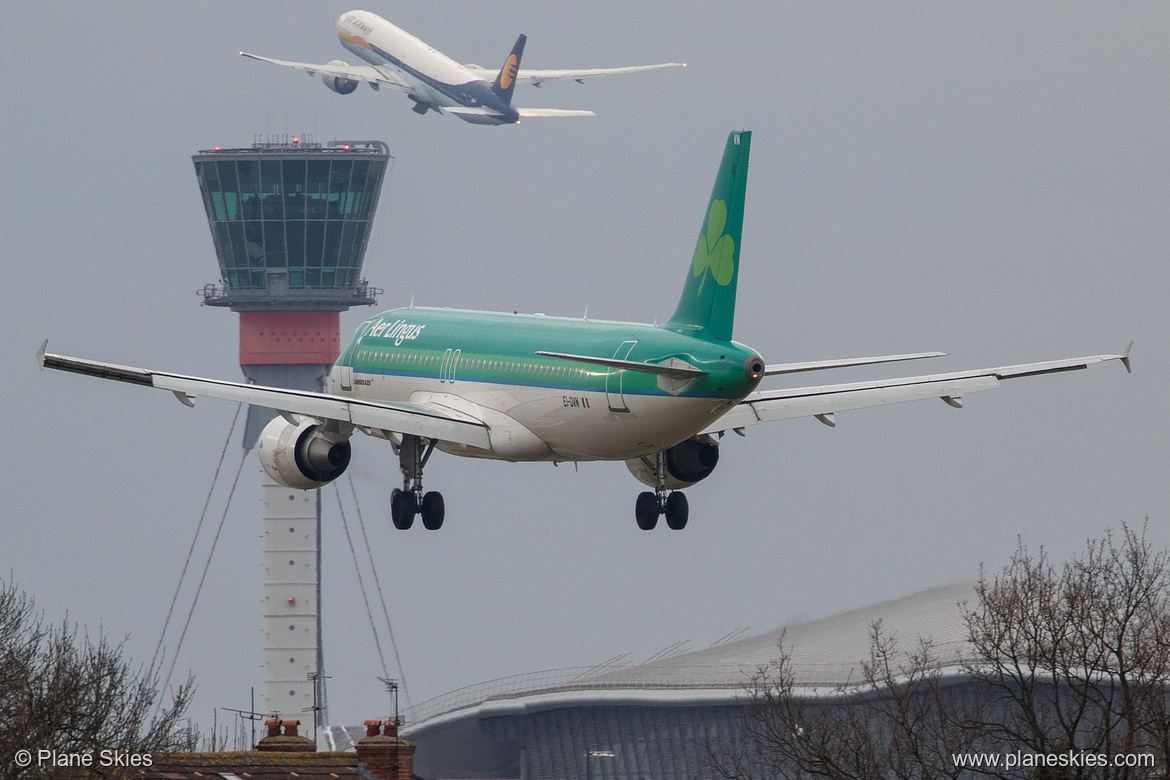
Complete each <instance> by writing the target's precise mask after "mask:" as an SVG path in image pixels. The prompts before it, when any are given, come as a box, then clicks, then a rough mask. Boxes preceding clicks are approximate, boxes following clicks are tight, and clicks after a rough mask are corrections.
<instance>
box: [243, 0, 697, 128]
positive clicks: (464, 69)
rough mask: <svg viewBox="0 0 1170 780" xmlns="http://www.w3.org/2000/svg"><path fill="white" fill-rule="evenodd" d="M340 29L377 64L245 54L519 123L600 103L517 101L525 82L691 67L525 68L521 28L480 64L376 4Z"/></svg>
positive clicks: (437, 107)
mask: <svg viewBox="0 0 1170 780" xmlns="http://www.w3.org/2000/svg"><path fill="white" fill-rule="evenodd" d="M337 37H338V38H340V39H341V45H342V46H344V47H345V48H346V49H347V50H349V51H350V52H351V53H353V54H354V55H355V56H357V57H359V58H361V59H363V60H365V61H366V62H368V63H370V64H369V65H348V64H346V63H345V62H342V61H341V60H333V61H332V62H327V63H325V64H324V65H314V64H312V63H308V62H289V61H288V60H277V59H272V58H270V57H261V56H259V55H257V54H248V53H247V52H240V54H241V55H242V56H244V57H251V58H252V59H254V60H262V61H263V62H271V63H274V64H276V65H284V66H286V67H289V68H298V69H300V70H304V71H308V73H309V75H310V76H314V75H317V74H320V75H321V80H322V81H323V82H325V86H326V87H328V88H329V89H331V90H333V91H334V92H337V93H339V94H342V95H348V94H350V93H351V92H353V91H354V90H355V89H357V88H358V85H359V84H361V83H362V82H363V81H364V82H365V83H367V84H369V85H370V86H371V87H373V88H374V89H375V90H378V89H381V88H382V87H387V88H389V89H397V90H400V91H402V92H405V93H406V96H407V97H408V98H410V99H411V100H413V101H414V111H415V112H416V113H419V114H425V113H427V112H428V111H435V112H437V113H440V114H442V113H443V112H449V113H452V114H455V115H456V116H458V117H459V118H460V119H462V120H464V121H465V122H471V123H472V124H478V125H511V124H516V123H517V122H519V121H520V118H521V117H552V116H593V112H592V111H578V110H571V109H560V108H515V107H513V106H512V92H513V91H514V90H515V89H516V85H517V84H532V85H533V86H537V87H539V86H540V85H541V84H543V83H544V82H546V81H560V80H563V79H573V80H574V81H578V82H580V81H582V80H583V79H587V78H592V77H594V76H613V75H617V74H619V73H636V72H638V71H642V70H657V69H658V68H676V67H686V64H685V63H681V62H663V63H660V64H657V65H634V66H629V67H622V68H585V69H577V70H521V69H520V58H521V56H523V54H524V42H525V41H526V40H527V38H526V37H525V36H523V35H521V36H520V37H519V38H517V39H516V45H515V46H513V47H512V53H511V54H509V55H508V58H507V59H506V60H505V61H504V66H503V67H502V68H500V70H499V72H498V73H497V72H496V71H494V70H488V69H486V68H482V67H480V66H479V65H460V64H459V63H458V62H455V61H454V60H453V59H451V58H450V57H448V56H446V55H445V54H443V53H442V52H439V51H437V50H436V49H435V48H433V47H431V46H428V45H427V44H425V43H423V42H422V41H420V40H419V39H418V38H415V37H414V36H413V35H411V34H410V33H408V32H406V31H405V30H403V29H401V28H399V27H396V26H394V25H393V24H391V23H390V22H388V21H386V20H385V19H383V18H382V17H380V16H378V15H377V14H372V13H370V12H369V11H350V12H349V13H346V14H342V16H341V18H340V19H338V20H337ZM493 78H494V81H493V80H492V79H493Z"/></svg>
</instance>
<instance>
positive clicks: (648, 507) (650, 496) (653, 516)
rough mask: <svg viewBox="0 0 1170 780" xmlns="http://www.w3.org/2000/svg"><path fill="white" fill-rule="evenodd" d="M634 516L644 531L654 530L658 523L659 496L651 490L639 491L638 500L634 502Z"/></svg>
mask: <svg viewBox="0 0 1170 780" xmlns="http://www.w3.org/2000/svg"><path fill="white" fill-rule="evenodd" d="M634 517H636V518H637V520H638V527H639V528H641V529H642V530H643V531H653V530H654V526H656V525H658V496H656V495H655V494H654V493H651V492H650V491H649V490H647V491H644V492H642V493H639V494H638V501H637V503H635V504H634Z"/></svg>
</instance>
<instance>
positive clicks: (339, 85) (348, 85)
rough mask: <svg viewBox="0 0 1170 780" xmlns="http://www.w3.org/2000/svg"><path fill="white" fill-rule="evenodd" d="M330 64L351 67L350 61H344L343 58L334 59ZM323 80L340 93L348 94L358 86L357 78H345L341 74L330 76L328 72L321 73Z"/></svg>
mask: <svg viewBox="0 0 1170 780" xmlns="http://www.w3.org/2000/svg"><path fill="white" fill-rule="evenodd" d="M328 64H329V65H336V66H337V67H339V68H348V67H349V63H348V62H342V61H341V60H333V61H332V62H330V63H328ZM321 81H322V82H324V84H325V86H327V87H329V89H331V90H332V91H334V92H336V93H337V94H339V95H348V94H349V93H351V92H353V91H354V90H355V89H357V88H358V82H357V79H345V78H342V77H340V76H330V75H329V74H328V73H322V74H321Z"/></svg>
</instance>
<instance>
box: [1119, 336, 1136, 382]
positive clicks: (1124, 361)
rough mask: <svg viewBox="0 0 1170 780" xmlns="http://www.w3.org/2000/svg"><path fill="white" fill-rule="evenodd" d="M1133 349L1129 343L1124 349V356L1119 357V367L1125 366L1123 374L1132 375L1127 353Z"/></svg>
mask: <svg viewBox="0 0 1170 780" xmlns="http://www.w3.org/2000/svg"><path fill="white" fill-rule="evenodd" d="M1131 349H1133V342H1132V341H1131V342H1129V346H1128V347H1126V348H1125V354H1124V355H1122V356H1121V365H1123V366H1125V373H1127V374H1132V373H1133V368H1131V367H1130V365H1129V351H1130V350H1131Z"/></svg>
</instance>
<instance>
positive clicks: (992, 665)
mask: <svg viewBox="0 0 1170 780" xmlns="http://www.w3.org/2000/svg"><path fill="white" fill-rule="evenodd" d="M977 595H978V604H977V605H976V607H975V608H974V609H970V610H965V613H964V618H965V619H966V622H967V627H968V632H969V636H970V641H971V646H972V658H971V661H970V662H969V663H968V664H967V671H968V673H969V674H970V675H971V677H972V678H973V679H975V680H979V681H982V682H983V683H985V684H986V685H987V686H988V687H989V688H990V689H992V690H994V691H996V692H997V693H998V695H999V696H1001V697H1002V698H1003V700H1004V701H1005V703H1006V706H1004V707H1003V708H1001V711H999V712H997V713H995V716H994V717H993V718H990V719H987V720H985V721H983V722H982V723H981V724H979V726H980V727H982V728H984V729H986V730H987V731H988V733H991V734H993V735H995V736H996V737H998V738H999V739H1001V740H1003V741H1004V743H1005V744H1011V745H1013V746H1015V747H1016V748H1017V749H1021V750H1025V751H1030V752H1034V753H1060V752H1064V751H1070V750H1071V751H1078V752H1080V751H1084V752H1092V753H1096V754H1099V755H1103V756H1106V757H1107V759H1109V761H1110V763H1112V759H1113V758H1114V757H1116V756H1123V755H1134V754H1137V753H1153V754H1154V755H1155V757H1156V760H1157V762H1158V764H1159V765H1160V766H1162V767H1165V766H1166V759H1167V739H1168V737H1167V726H1168V725H1170V724H1168V723H1167V720H1166V706H1165V705H1166V697H1167V694H1168V692H1170V652H1168V651H1170V644H1168V636H1170V633H1168V629H1170V557H1168V553H1167V552H1166V551H1160V552H1158V551H1155V550H1154V549H1153V548H1152V546H1151V544H1150V542H1149V540H1148V539H1147V538H1146V535H1145V530H1144V528H1143V530H1142V532H1141V533H1139V532H1137V531H1135V530H1133V529H1131V528H1129V527H1128V526H1123V527H1122V532H1121V538H1120V540H1117V539H1115V538H1114V535H1113V534H1112V533H1106V535H1105V538H1103V539H1099V540H1091V541H1090V542H1089V543H1088V545H1087V547H1086V550H1085V552H1084V553H1082V554H1081V555H1079V556H1078V557H1076V558H1075V559H1073V560H1072V561H1070V562H1068V563H1066V564H1064V565H1063V566H1062V567H1060V569H1059V570H1057V568H1056V567H1054V566H1053V565H1052V564H1051V563H1050V562H1049V560H1048V558H1047V556H1046V554H1045V553H1044V551H1043V550H1041V552H1040V553H1039V555H1035V556H1033V555H1032V554H1031V553H1029V552H1028V550H1027V549H1026V548H1025V547H1024V546H1023V545H1022V544H1020V545H1019V546H1018V547H1017V549H1016V552H1015V554H1014V555H1013V556H1012V560H1011V563H1010V564H1009V565H1008V566H1007V567H1006V568H1005V569H1004V570H1003V572H1001V573H1000V574H998V575H996V576H994V577H991V578H987V577H985V576H981V577H980V579H979V584H978V586H977ZM1094 769H1095V770H1096V771H1093V772H1086V773H1080V772H1074V773H1073V774H1072V775H1071V776H1074V777H1083V776H1092V777H1099V778H1143V777H1149V776H1151V770H1150V768H1148V767H1147V768H1130V767H1107V768H1094Z"/></svg>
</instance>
